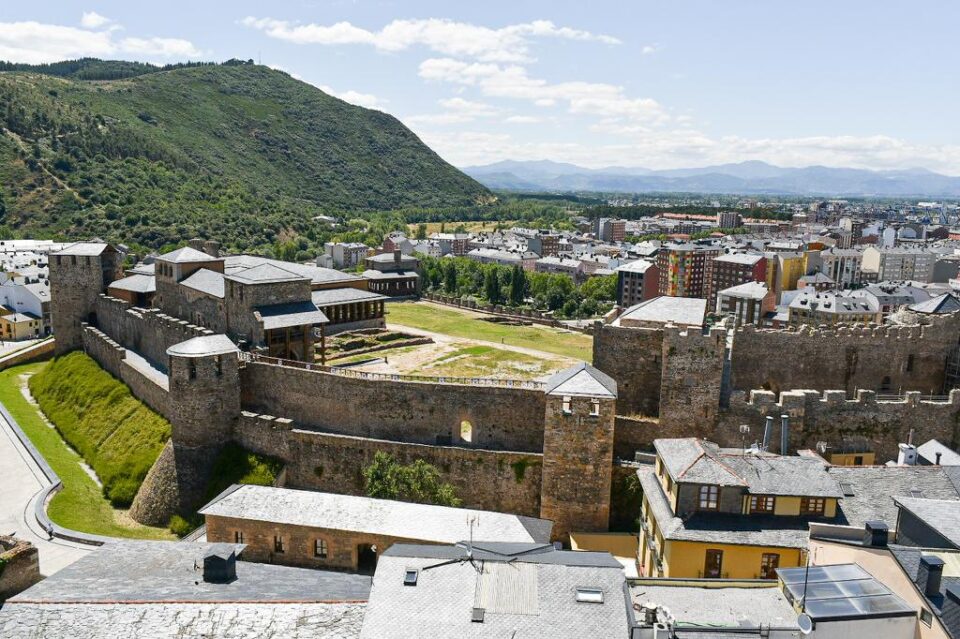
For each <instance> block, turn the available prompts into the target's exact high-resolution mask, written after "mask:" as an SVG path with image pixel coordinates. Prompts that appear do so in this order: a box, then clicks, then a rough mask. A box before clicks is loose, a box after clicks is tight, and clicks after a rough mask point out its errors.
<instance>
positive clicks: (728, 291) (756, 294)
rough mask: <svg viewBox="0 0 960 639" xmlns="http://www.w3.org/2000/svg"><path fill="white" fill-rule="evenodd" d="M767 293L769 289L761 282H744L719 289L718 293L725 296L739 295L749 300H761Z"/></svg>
mask: <svg viewBox="0 0 960 639" xmlns="http://www.w3.org/2000/svg"><path fill="white" fill-rule="evenodd" d="M769 293H770V290H769V289H768V288H767V285H766V284H764V283H763V282H745V283H743V284H737V285H736V286H731V287H730V288H725V289H723V290H722V291H720V295H724V296H726V297H739V298H745V299H751V300H762V299H763V298H765V297H766V296H767V295H768V294H769Z"/></svg>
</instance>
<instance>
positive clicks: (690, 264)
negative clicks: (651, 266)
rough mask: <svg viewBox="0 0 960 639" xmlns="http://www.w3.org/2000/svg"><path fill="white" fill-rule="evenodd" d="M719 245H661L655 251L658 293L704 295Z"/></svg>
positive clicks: (680, 295) (690, 295)
mask: <svg viewBox="0 0 960 639" xmlns="http://www.w3.org/2000/svg"><path fill="white" fill-rule="evenodd" d="M720 252H721V249H720V248H718V247H715V246H703V245H699V244H674V245H671V246H664V247H663V248H662V249H661V251H660V253H658V254H657V269H658V270H659V272H660V273H659V286H658V291H657V292H658V294H660V295H669V296H670V297H702V298H706V295H707V288H708V287H709V283H710V281H711V278H712V276H713V261H714V259H716V257H717V256H719V255H720Z"/></svg>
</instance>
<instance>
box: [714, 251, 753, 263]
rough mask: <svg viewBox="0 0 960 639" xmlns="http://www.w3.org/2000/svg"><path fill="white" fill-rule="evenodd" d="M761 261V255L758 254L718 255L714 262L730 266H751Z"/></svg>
mask: <svg viewBox="0 0 960 639" xmlns="http://www.w3.org/2000/svg"><path fill="white" fill-rule="evenodd" d="M762 259H763V255H762V254H759V253H729V254H726V255H718V256H717V257H716V259H715V261H717V262H729V263H732V264H746V265H748V266H751V265H753V264H756V263H757V262H759V261H760V260H762Z"/></svg>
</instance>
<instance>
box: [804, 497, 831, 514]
mask: <svg viewBox="0 0 960 639" xmlns="http://www.w3.org/2000/svg"><path fill="white" fill-rule="evenodd" d="M826 501H827V500H825V499H824V498H823V497H803V498H802V499H801V500H800V514H801V515H823V511H824V508H825V506H826Z"/></svg>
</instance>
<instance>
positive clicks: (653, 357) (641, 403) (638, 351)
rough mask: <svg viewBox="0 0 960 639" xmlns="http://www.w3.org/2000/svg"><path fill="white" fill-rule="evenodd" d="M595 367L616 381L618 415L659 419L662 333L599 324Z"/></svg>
mask: <svg viewBox="0 0 960 639" xmlns="http://www.w3.org/2000/svg"><path fill="white" fill-rule="evenodd" d="M593 365H594V366H596V367H597V368H599V369H600V370H602V371H603V372H604V373H606V374H607V375H609V376H610V377H612V378H614V379H615V380H617V412H618V413H619V414H621V415H638V414H640V415H654V416H655V415H657V414H658V413H659V410H660V384H661V379H662V368H663V331H661V330H652V329H645V328H621V327H619V326H610V325H605V324H600V323H598V324H597V325H596V326H595V329H594V333H593Z"/></svg>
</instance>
